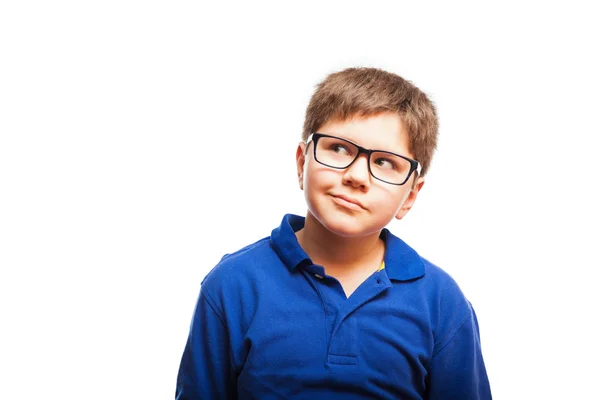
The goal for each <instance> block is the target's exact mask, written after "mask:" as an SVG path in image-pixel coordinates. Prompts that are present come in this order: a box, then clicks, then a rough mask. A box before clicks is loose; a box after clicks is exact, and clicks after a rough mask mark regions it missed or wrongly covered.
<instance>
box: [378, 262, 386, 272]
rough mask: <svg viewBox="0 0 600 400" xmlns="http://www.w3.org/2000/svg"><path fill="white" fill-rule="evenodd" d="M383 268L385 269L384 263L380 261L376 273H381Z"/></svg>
mask: <svg viewBox="0 0 600 400" xmlns="http://www.w3.org/2000/svg"><path fill="white" fill-rule="evenodd" d="M384 268H385V261H382V262H381V265H380V266H379V269H378V270H377V272H379V271H381V270H382V269H384Z"/></svg>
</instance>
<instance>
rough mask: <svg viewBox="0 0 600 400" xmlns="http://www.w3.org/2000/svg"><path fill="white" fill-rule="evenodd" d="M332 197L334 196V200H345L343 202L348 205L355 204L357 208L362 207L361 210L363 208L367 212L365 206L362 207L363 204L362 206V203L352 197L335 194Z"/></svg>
mask: <svg viewBox="0 0 600 400" xmlns="http://www.w3.org/2000/svg"><path fill="white" fill-rule="evenodd" d="M332 196H333V197H334V198H336V199H341V200H343V201H344V202H346V203H350V204H353V205H355V206H357V207H360V208H362V209H363V210H366V208H365V206H363V205H362V204H361V203H360V202H359V201H358V200H356V199H353V198H351V197H348V196H344V195H335V194H334V195H332Z"/></svg>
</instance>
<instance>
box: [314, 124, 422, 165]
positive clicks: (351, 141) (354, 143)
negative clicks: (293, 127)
mask: <svg viewBox="0 0 600 400" xmlns="http://www.w3.org/2000/svg"><path fill="white" fill-rule="evenodd" d="M314 133H320V134H321V135H327V136H333V137H337V138H340V139H344V140H346V141H348V142H350V143H352V144H353V145H355V146H359V147H362V148H363V149H367V150H371V151H381V152H385V153H391V154H395V155H397V156H402V157H407V158H410V159H411V160H412V159H414V158H413V156H409V155H404V154H402V153H399V152H396V151H391V150H385V149H370V148H368V147H365V146H363V145H361V144H358V143H356V142H355V141H353V140H350V139H348V138H347V137H344V136H340V135H339V134H338V133H335V134H331V133H323V132H318V131H317V132H314Z"/></svg>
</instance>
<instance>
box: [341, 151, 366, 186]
mask: <svg viewBox="0 0 600 400" xmlns="http://www.w3.org/2000/svg"><path fill="white" fill-rule="evenodd" d="M370 182H371V177H370V173H369V156H368V155H367V154H361V155H359V156H358V158H357V159H356V160H354V162H353V163H352V164H350V166H348V168H346V170H345V171H344V183H345V184H347V185H351V186H353V187H356V188H361V189H363V190H365V189H367V188H368V187H369V186H370Z"/></svg>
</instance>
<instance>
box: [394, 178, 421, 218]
mask: <svg viewBox="0 0 600 400" xmlns="http://www.w3.org/2000/svg"><path fill="white" fill-rule="evenodd" d="M407 183H408V182H407ZM424 184H425V178H423V177H419V178H418V179H417V181H416V182H415V183H414V185H413V188H412V189H411V190H410V193H408V196H407V197H406V199H405V200H404V203H402V207H400V210H399V211H398V214H396V219H402V218H404V216H405V215H406V214H407V213H408V212H409V211H410V209H411V208H412V206H413V204H415V201H416V200H417V195H418V194H419V191H420V190H421V188H422V187H423V185H424Z"/></svg>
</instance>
